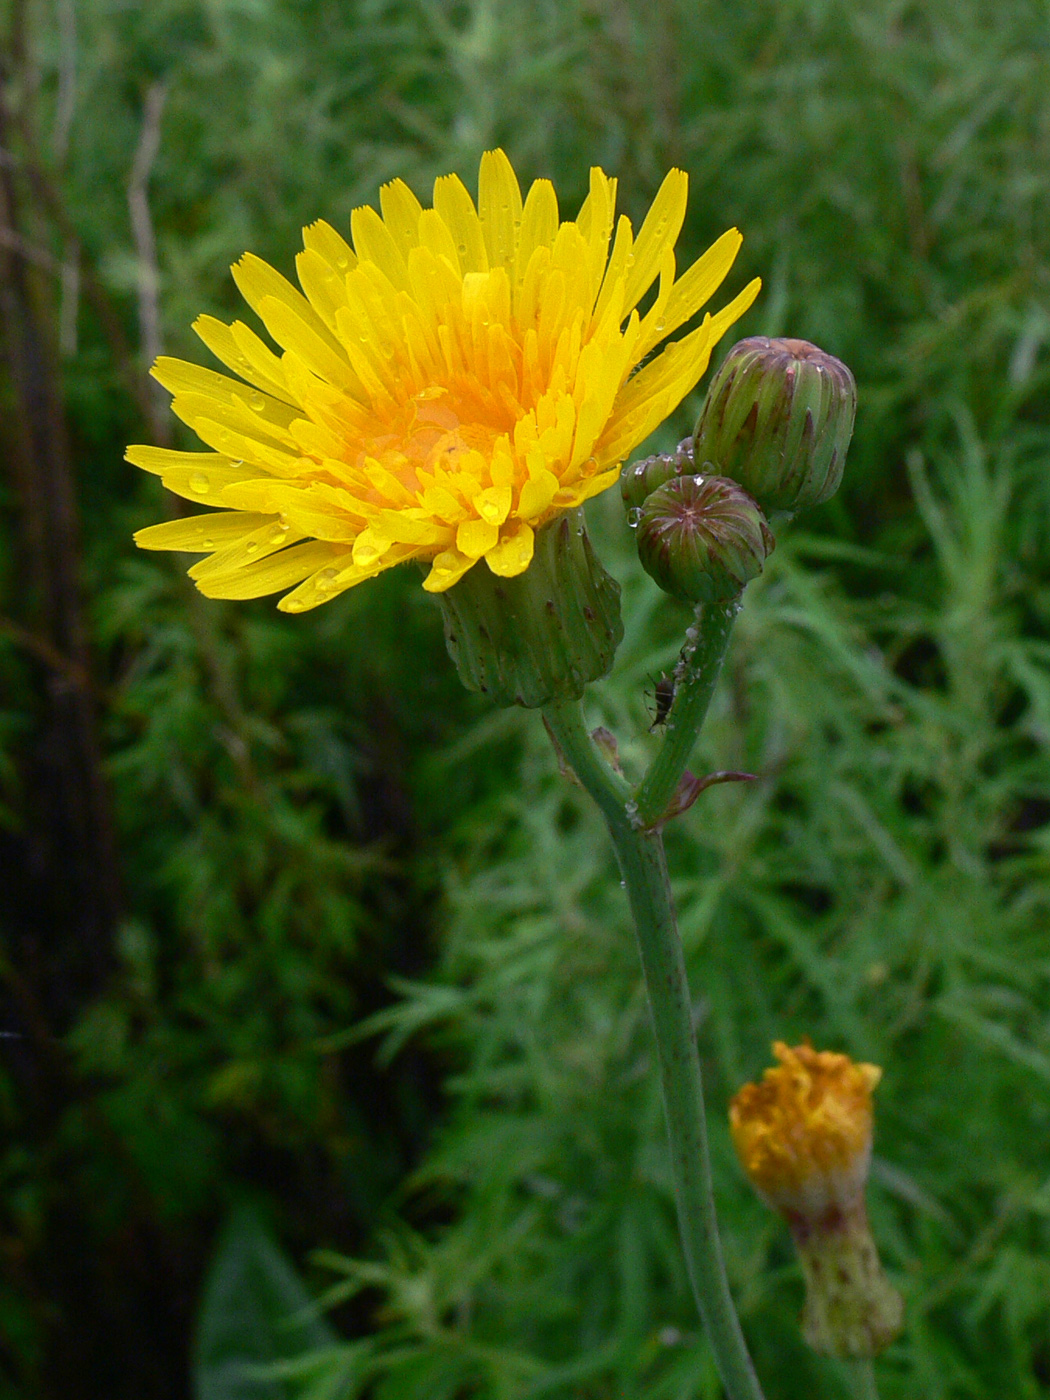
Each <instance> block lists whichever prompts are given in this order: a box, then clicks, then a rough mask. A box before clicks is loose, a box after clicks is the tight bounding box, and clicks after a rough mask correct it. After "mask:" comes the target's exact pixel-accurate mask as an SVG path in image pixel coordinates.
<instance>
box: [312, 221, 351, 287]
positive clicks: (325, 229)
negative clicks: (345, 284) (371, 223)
mask: <svg viewBox="0 0 1050 1400" xmlns="http://www.w3.org/2000/svg"><path fill="white" fill-rule="evenodd" d="M303 247H304V248H309V249H310V250H311V252H314V253H317V254H318V255H319V256H320V257H322V258H324V260H325V262H326V263H327V264H328V265H329V267H330V268H331V269H332V271H333V272H336V273H338V274H339V275H340V276H341V277H345V276H346V274H347V273H348V272H352V271H353V270H354V268H355V267H356V266H357V254H356V253H355V252H354V250H353V248H351V247H350V244H349V243H347V241H346V239H345V238H344V237H343V236H342V234H340V233H336V231H335V229H334V228H333V227H332V225H331V224H326V223H325V221H324V219H318V220H317V221H316V222H315V223H312V224H307V226H306V228H304V229H303Z"/></svg>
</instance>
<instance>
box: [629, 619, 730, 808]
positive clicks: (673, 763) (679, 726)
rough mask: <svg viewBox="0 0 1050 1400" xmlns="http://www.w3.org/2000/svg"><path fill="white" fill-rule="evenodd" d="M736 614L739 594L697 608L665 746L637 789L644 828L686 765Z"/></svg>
mask: <svg viewBox="0 0 1050 1400" xmlns="http://www.w3.org/2000/svg"><path fill="white" fill-rule="evenodd" d="M739 611H740V597H739V595H737V597H735V598H731V599H730V600H729V601H728V602H725V603H707V604H704V605H701V607H698V608H697V610H696V619H695V621H694V623H693V625H692V627H690V629H689V631H688V632H687V633H686V644H685V647H684V648H683V650H682V656H681V659H680V660H679V662H678V666H677V667H676V669H675V692H674V703H673V705H672V706H671V713H670V714H669V715H668V717H667V729H666V733H665V737H664V742H663V747H662V748H661V749H660V752H659V753H658V754H657V755H656V758H655V759H654V760H653V762H652V765H651V767H650V768H649V771H648V773H646V775H645V777H644V779H643V780H642V782H641V784H640V785H639V787H638V793H637V801H638V815H639V817H640V818H641V821H642V823H643V825H645V826H652V825H654V824H655V823H656V822H658V821H659V820H660V818H661V816H662V815H663V814H664V812H666V810H667V804H668V803H669V802H670V800H671V798H672V797H673V796H674V792H675V789H676V788H677V786H678V782H679V779H680V778H681V776H682V774H683V772H684V771H685V765H686V764H687V763H688V762H689V755H690V754H691V753H692V751H693V745H694V744H695V743H696V736H697V735H698V734H699V732H700V726H701V725H702V724H703V722H704V716H705V715H706V714H707V707H708V705H709V704H710V703H711V696H712V694H713V692H714V688H715V683H716V682H717V680H718V676H719V673H720V671H721V670H722V662H723V660H724V659H725V654H726V648H727V647H728V645H729V633H730V631H731V630H732V627H733V623H734V621H735V620H736V615H737V613H738V612H739Z"/></svg>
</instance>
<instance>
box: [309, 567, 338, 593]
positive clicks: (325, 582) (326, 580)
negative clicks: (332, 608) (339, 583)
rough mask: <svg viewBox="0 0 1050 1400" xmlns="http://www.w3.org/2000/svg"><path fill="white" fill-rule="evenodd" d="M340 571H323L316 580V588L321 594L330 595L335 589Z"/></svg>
mask: <svg viewBox="0 0 1050 1400" xmlns="http://www.w3.org/2000/svg"><path fill="white" fill-rule="evenodd" d="M338 573H339V570H338V569H322V570H321V572H320V573H319V574H318V575H317V578H316V579H315V581H314V582H315V586H316V587H317V589H318V590H319V591H320V592H321V593H330V592H331V591H332V589H333V588H334V587H335V580H336V576H337V574H338Z"/></svg>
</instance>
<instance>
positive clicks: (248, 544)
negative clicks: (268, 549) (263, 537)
mask: <svg viewBox="0 0 1050 1400" xmlns="http://www.w3.org/2000/svg"><path fill="white" fill-rule="evenodd" d="M244 552H245V554H257V553H258V552H259V541H258V540H246V541H245V544H244Z"/></svg>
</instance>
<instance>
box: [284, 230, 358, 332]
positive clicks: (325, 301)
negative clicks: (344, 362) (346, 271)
mask: <svg viewBox="0 0 1050 1400" xmlns="http://www.w3.org/2000/svg"><path fill="white" fill-rule="evenodd" d="M295 271H296V275H297V276H298V278H299V285H300V287H302V289H303V291H304V292H305V293H306V298H307V300H308V301H309V303H310V305H311V306H312V307H313V308H314V310H315V311H316V312H317V314H318V315H319V316H320V317H321V320H322V321H324V323H325V325H326V326H327V327H328V329H329V330H330V331H334V330H335V313H336V312H337V311H338V309H339V308H340V307H341V306H345V305H346V278H345V277H344V276H341V275H340V274H339V273H337V272H336V271H335V269H334V268H333V267H332V266H331V264H330V263H327V262H326V261H325V260H324V258H322V257H321V255H320V253H317V252H315V251H314V250H313V248H304V249H303V251H302V252H301V253H297V254H296V255H295Z"/></svg>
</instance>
